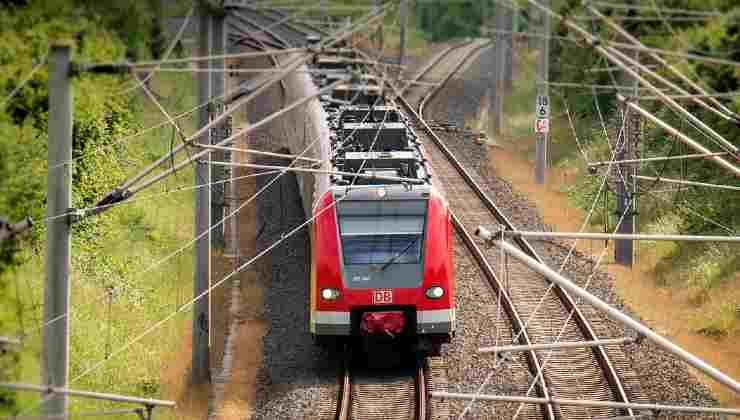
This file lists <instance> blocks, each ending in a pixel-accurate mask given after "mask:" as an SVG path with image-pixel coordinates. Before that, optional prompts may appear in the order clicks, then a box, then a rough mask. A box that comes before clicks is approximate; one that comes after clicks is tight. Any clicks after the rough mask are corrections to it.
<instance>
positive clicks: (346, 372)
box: [336, 361, 428, 420]
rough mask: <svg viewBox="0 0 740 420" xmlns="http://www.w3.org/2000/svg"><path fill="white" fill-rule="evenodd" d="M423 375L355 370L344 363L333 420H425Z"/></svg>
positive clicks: (419, 369) (419, 371) (415, 370)
mask: <svg viewBox="0 0 740 420" xmlns="http://www.w3.org/2000/svg"><path fill="white" fill-rule="evenodd" d="M426 378H427V372H426V370H425V367H424V364H423V362H422V361H419V362H417V366H415V367H404V368H401V369H393V370H367V369H357V368H353V367H351V366H350V363H347V364H346V365H345V367H344V369H343V373H342V375H341V378H340V391H339V393H340V396H339V400H338V404H337V416H336V419H337V420H383V419H398V420H426V419H427V418H428V417H427V379H426Z"/></svg>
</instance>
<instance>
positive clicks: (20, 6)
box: [0, 0, 194, 416]
mask: <svg viewBox="0 0 740 420" xmlns="http://www.w3.org/2000/svg"><path fill="white" fill-rule="evenodd" d="M13 3H15V4H16V5H15V7H3V8H2V9H0V37H2V39H3V42H2V44H1V45H0V63H2V65H0V92H1V93H0V98H4V97H5V95H7V94H9V93H10V92H11V91H12V90H13V89H14V88H15V87H16V86H18V85H19V84H20V83H21V82H22V80H23V79H24V78H25V77H26V76H27V75H28V74H29V71H30V70H31V68H33V67H34V64H35V63H36V62H38V61H39V60H41V59H42V58H43V57H44V56H45V54H46V51H48V48H49V45H50V43H51V42H55V41H62V42H67V43H71V44H72V45H73V55H74V60H75V61H89V62H101V61H111V60H120V59H122V58H124V57H129V58H136V57H140V58H147V57H151V56H155V55H156V54H158V53H159V52H161V45H160V44H161V42H162V40H161V39H160V40H156V39H155V38H156V36H157V35H156V34H157V33H158V32H157V31H156V30H154V29H153V27H152V26H153V24H152V22H153V19H154V18H155V15H156V13H157V12H156V11H155V10H154V9H151V8H149V7H148V6H147V4H153V3H158V2H157V1H154V2H153V3H146V2H141V1H137V0H127V1H117V2H115V3H116V4H115V5H114V6H112V5H111V4H109V3H110V2H97V1H76V0H53V1H52V0H50V1H44V2H28V3H27V4H26V2H22V1H18V2H13ZM111 7H114V9H115V10H118V11H117V12H116V11H115V10H114V11H113V12H111ZM119 8H120V10H119ZM159 33H160V35H161V32H159ZM47 78H48V72H47V69H46V66H41V67H40V69H39V71H38V72H36V73H35V74H34V75H33V77H32V78H31V79H30V81H29V82H28V83H27V84H26V85H25V86H24V87H23V88H22V89H21V90H20V91H19V92H18V94H17V96H16V97H15V98H13V99H12V100H10V101H8V102H7V103H6V104H4V105H3V107H2V108H0V215H2V216H5V217H8V219H9V220H11V221H17V220H20V219H22V218H23V217H26V216H30V217H32V218H33V219H34V220H35V221H37V224H36V226H35V228H34V229H33V230H31V231H30V232H26V233H24V234H22V235H19V236H18V237H17V238H15V239H14V240H12V241H5V242H3V243H2V244H1V245H0V335H4V336H20V337H25V339H24V343H23V345H22V346H20V347H17V348H14V349H13V351H12V352H10V353H9V354H8V355H7V356H3V357H2V360H0V369H1V370H0V376H1V377H2V378H1V380H11V381H20V382H28V383H38V382H39V381H40V375H39V371H40V370H39V355H40V348H41V333H42V330H41V326H42V322H41V318H42V308H41V303H42V301H43V281H44V268H43V267H44V243H45V229H44V226H43V218H44V216H45V197H46V172H47V165H46V158H47V156H46V154H47V134H46V126H47V123H46V120H47V115H48V104H47V102H48V94H47V87H46V83H47ZM130 86H132V82H131V81H130V79H129V78H128V77H118V76H115V77H114V76H101V75H90V74H83V75H80V76H78V77H76V78H75V80H74V83H73V89H74V126H73V135H74V146H73V147H74V150H73V159H74V165H73V202H74V206H76V207H80V208H82V207H90V206H93V205H94V204H95V203H96V202H97V201H98V200H99V199H100V198H101V197H102V196H103V195H104V194H105V193H107V192H108V191H110V190H111V189H112V188H113V187H114V186H115V185H117V184H118V183H119V182H120V181H122V180H123V179H125V178H126V177H127V176H129V175H131V174H132V173H134V172H136V171H137V170H139V169H140V168H141V167H143V166H144V165H145V164H147V163H149V162H151V161H152V160H153V159H155V158H157V157H159V156H161V155H162V154H163V153H164V152H166V151H167V150H168V149H169V148H170V147H171V142H172V141H174V139H175V137H174V135H173V133H172V131H171V129H169V128H159V129H154V130H151V131H147V132H146V133H145V134H144V135H141V136H136V137H131V135H132V134H134V133H136V132H138V131H139V130H141V129H143V128H145V127H150V126H152V125H155V124H157V123H159V122H160V121H161V120H162V118H161V117H160V116H159V114H158V111H157V110H156V108H155V107H154V106H152V105H150V104H149V103H148V102H146V101H145V100H144V99H143V97H139V96H138V95H132V94H124V93H122V92H123V91H124V89H125V88H127V87H130ZM193 87H194V84H193V83H192V79H191V78H190V76H189V75H184V76H179V75H173V76H169V75H168V76H161V75H160V76H157V77H156V78H155V79H154V82H153V83H152V88H153V89H154V90H155V92H156V93H157V94H158V95H160V96H161V97H162V98H163V99H162V102H163V105H164V106H165V107H166V108H167V109H168V110H169V111H170V112H171V113H172V114H176V113H179V112H182V111H185V110H187V109H190V108H192V107H193V106H194V93H193ZM184 127H185V129H186V131H192V129H193V126H192V122H190V121H185V122H184ZM165 184H166V185H162V186H160V187H154V188H153V189H152V190H149V191H145V192H142V193H141V198H138V197H137V199H135V200H134V201H132V202H130V203H127V204H123V205H121V206H119V207H117V208H114V209H111V210H110V211H108V212H106V213H104V214H102V215H100V216H95V217H92V218H89V219H86V220H85V221H84V222H82V223H79V224H77V225H75V227H74V233H73V241H72V256H73V257H72V271H71V282H72V294H71V299H72V301H71V308H72V310H71V312H70V316H69V321H70V331H71V349H70V354H71V360H70V378H72V379H73V382H71V386H73V387H75V388H81V389H93V390H102V391H106V392H115V393H123V394H131V395H140V396H145V397H153V398H163V397H164V395H165V392H166V391H167V390H165V389H164V388H163V386H162V385H161V380H160V375H161V371H162V368H163V367H165V366H166V365H167V361H168V360H171V359H172V354H173V353H175V352H176V350H177V349H178V348H179V346H180V344H181V340H182V334H183V331H186V330H187V328H185V327H186V326H187V322H188V320H187V315H188V314H187V312H185V313H184V315H183V316H178V317H177V318H175V320H174V321H173V322H170V323H169V324H166V325H165V326H163V327H162V328H161V329H159V330H158V331H156V332H155V333H153V334H152V335H151V336H150V337H148V338H146V339H144V340H142V341H140V342H138V343H137V344H135V345H133V346H131V347H129V348H126V349H125V351H124V352H123V353H122V354H121V355H120V356H116V351H117V350H118V349H119V348H120V347H121V346H123V345H125V344H126V343H127V342H129V341H130V340H132V339H133V338H134V337H136V336H137V335H138V334H140V333H142V332H143V331H144V330H146V329H147V328H148V327H149V326H151V325H153V324H154V323H155V322H156V321H158V320H160V319H162V318H164V317H165V316H167V315H169V314H171V313H172V312H173V311H175V310H176V309H177V308H178V307H179V306H180V305H182V304H183V303H185V302H187V300H188V299H190V298H191V296H192V290H191V283H192V274H191V273H192V268H191V267H192V261H191V252H190V249H189V248H186V249H185V250H184V251H183V252H182V253H179V254H178V255H177V256H175V257H173V258H171V259H168V260H167V261H166V262H164V263H163V264H161V265H156V266H153V264H155V262H157V261H160V260H162V259H163V258H164V257H166V256H167V255H169V254H170V253H172V252H174V251H175V250H177V249H179V247H181V246H182V245H184V244H186V243H188V241H189V240H190V239H191V238H192V232H193V224H192V202H193V194H192V192H180V193H176V194H158V193H161V192H162V191H163V190H164V188H165V187H167V186H169V188H172V187H174V186H179V185H192V171H187V170H186V171H182V172H180V173H179V174H178V175H177V176H176V177H175V178H171V179H169V180H167V181H166V182H165ZM150 266H153V267H152V268H151V269H149V270H147V268H148V267H150ZM108 357H110V358H109V359H108V360H107V361H106V359H107V358H108ZM102 361H105V362H104V364H103V365H102V366H101V367H100V368H99V369H96V370H94V371H91V373H90V374H88V375H85V376H82V377H80V378H79V379H77V380H74V379H75V378H77V377H78V376H79V375H81V374H83V373H84V372H86V371H87V369H89V368H93V367H95V365H96V364H97V363H99V362H102ZM132 361H136V362H135V363H133V362H132ZM38 401H39V399H38V396H37V395H35V394H29V393H17V394H13V393H8V392H5V391H0V416H3V415H10V414H13V413H16V412H17V411H18V410H26V409H29V411H26V412H24V414H26V415H28V414H33V413H35V412H36V410H35V409H34V407H37V403H38ZM106 407H113V405H111V404H106V403H100V402H91V401H89V400H73V402H72V403H71V411H73V412H82V411H90V410H98V409H103V408H106ZM162 414H164V413H160V416H161V415H162Z"/></svg>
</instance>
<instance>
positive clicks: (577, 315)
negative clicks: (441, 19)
mask: <svg viewBox="0 0 740 420" xmlns="http://www.w3.org/2000/svg"><path fill="white" fill-rule="evenodd" d="M465 61H466V60H462V62H461V63H460V65H459V66H458V67H457V68H456V69H455V70H454V71H452V72H450V73H449V74H448V75H447V77H446V78H445V79H444V80H443V81H442V83H440V85H439V86H438V87H437V88H436V89H433V91H432V93H431V94H429V95H428V96H427V97H426V98H425V100H423V101H422V103H421V104H420V107H419V112H418V113H417V112H416V111H415V110H414V109H413V108H412V107H411V105H410V104H409V103H408V102H407V101H406V100H405V99H404V98H403V97H401V96H400V95H399V98H398V100H399V103H401V104H402V105H403V106H404V108H406V109H407V110H408V111H409V113H410V115H413V116H414V117H415V118H417V119H418V120H419V122H420V123H421V127H422V129H423V130H424V131H425V132H426V133H427V134H428V135H429V137H430V138H431V139H432V140H433V142H434V143H435V145H436V146H437V147H438V148H439V149H440V150H441V151H442V153H443V154H444V155H445V156H446V157H447V159H448V160H449V161H450V163H452V165H453V166H454V167H455V169H457V171H458V173H459V174H460V175H461V177H462V178H463V179H464V180H465V181H466V182H467V183H468V185H469V186H470V187H471V189H473V191H474V192H475V193H476V195H477V196H478V197H479V198H480V199H481V201H482V202H483V203H484V204H485V206H486V207H487V208H488V210H489V211H490V212H491V214H492V215H493V217H494V218H495V219H496V220H498V222H499V223H501V224H502V225H503V226H504V227H505V229H506V230H516V229H515V227H514V224H513V223H512V222H511V221H510V220H509V219H508V218H507V217H506V215H504V213H503V211H501V209H499V208H498V206H496V204H495V203H494V202H493V200H491V198H490V197H488V194H486V193H485V191H484V190H483V188H481V186H480V185H479V184H478V183H477V182H476V181H475V180H474V179H473V177H472V175H471V174H470V172H469V171H468V170H467V169H466V168H465V167H464V166H463V165H462V163H461V162H460V161H459V160H458V159H457V158H456V157H455V155H454V154H453V153H452V151H451V150H450V149H449V148H448V147H447V145H446V144H444V142H443V141H442V140H441V139H440V138H439V136H437V134H436V133H435V132H434V131H433V130H432V129H431V128H430V127H429V125H428V124H427V123H426V121H425V120H424V117H423V110H424V109H423V106H424V105H425V104H426V102H428V100H429V99H430V98H433V97H434V96H435V95H436V93H437V92H439V91H440V90H441V89H442V88H443V87H444V86H445V85H446V84H447V82H449V81H450V80H451V79H452V78H453V77H454V75H455V74H456V73H457V70H458V69H459V68H460V66H462V65H463V64H464V63H465ZM513 240H514V242H515V243H516V244H517V246H519V248H521V249H522V250H523V251H524V252H525V253H526V254H527V255H529V256H530V257H532V258H534V259H535V260H536V261H538V262H540V263H544V262H543V259H542V258H541V257H540V256H539V255H538V254H537V252H536V251H535V250H534V248H533V247H532V245H531V244H530V243H529V242H528V241H527V240H526V239H524V238H521V237H515V238H514V239H513ZM552 290H553V292H554V293H555V295H556V296H557V297H558V298H559V300H560V301H561V302H562V304H563V306H564V307H565V309H566V310H567V311H568V312H572V313H573V315H574V316H573V318H574V320H575V322H576V324H577V325H578V328H579V329H580V330H581V332H582V333H583V335H584V338H585V339H586V340H587V341H596V340H598V337H597V336H596V333H595V331H594V329H593V327H592V326H591V324H590V323H589V322H588V320H587V319H586V317H585V316H584V315H583V313H582V312H581V310H580V309H579V308H578V307H577V306H576V303H575V301H574V300H573V298H572V297H571V296H570V295H569V294H568V293H567V292H566V291H565V290H564V289H563V288H561V287H560V286H558V285H557V284H553V287H552ZM592 351H593V354H594V357H595V358H596V361H597V363H598V364H599V366H600V367H601V370H602V372H603V374H604V378H605V379H606V381H607V383H608V384H609V386H610V388H611V391H612V395H613V396H614V397H615V398H616V399H617V400H618V401H619V402H623V403H628V402H629V398H628V397H627V393H626V392H625V390H624V386H623V385H622V381H621V379H620V378H619V375H618V374H617V372H616V369H615V368H614V365H613V364H612V362H611V360H610V359H609V356H608V355H607V353H606V350H605V349H604V348H603V347H601V346H598V347H593V348H592ZM627 411H628V414H629V415H632V414H634V413H633V412H632V411H631V409H628V410H627Z"/></svg>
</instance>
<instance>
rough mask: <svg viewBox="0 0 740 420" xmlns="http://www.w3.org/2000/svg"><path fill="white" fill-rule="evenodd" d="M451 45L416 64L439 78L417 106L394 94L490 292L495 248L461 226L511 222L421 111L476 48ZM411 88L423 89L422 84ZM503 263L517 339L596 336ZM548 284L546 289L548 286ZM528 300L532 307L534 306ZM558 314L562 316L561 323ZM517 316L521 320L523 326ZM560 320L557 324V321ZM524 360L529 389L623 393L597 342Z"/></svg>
mask: <svg viewBox="0 0 740 420" xmlns="http://www.w3.org/2000/svg"><path fill="white" fill-rule="evenodd" d="M481 48H482V47H481ZM456 49H457V50H458V52H456V53H453V51H454V49H453V50H452V51H448V52H446V54H445V55H444V56H443V57H442V58H444V57H447V58H448V60H447V61H446V62H445V63H441V64H442V65H432V66H430V67H429V68H425V69H423V71H424V74H423V75H421V77H422V78H429V77H432V78H435V79H436V80H440V79H442V82H441V83H439V84H438V85H436V86H435V87H434V88H432V90H431V92H428V93H426V94H424V93H421V94H419V93H416V94H414V96H413V97H414V98H417V99H416V101H417V102H415V103H414V104H416V105H417V106H418V111H417V110H415V109H414V108H413V106H412V103H410V101H408V100H407V99H406V98H403V97H400V98H399V102H400V104H401V105H402V106H403V107H404V108H405V109H406V111H407V114H408V115H409V117H410V118H411V119H412V121H413V122H414V123H415V125H416V127H417V133H418V134H419V135H420V137H421V139H422V140H423V141H424V145H425V147H426V149H427V152H428V154H429V156H430V160H431V162H432V167H433V170H434V174H435V176H436V177H437V179H438V180H439V181H441V184H442V185H443V187H444V188H445V190H446V193H447V197H448V200H449V201H450V206H451V208H453V209H457V210H458V213H457V214H456V215H454V217H453V222H454V226H455V228H456V230H457V231H458V233H459V234H460V237H461V238H462V240H463V242H464V243H465V244H466V246H467V247H468V248H469V249H470V251H471V253H472V255H473V257H474V259H475V260H476V261H477V263H478V264H479V265H480V268H481V270H482V271H483V273H484V274H485V276H486V277H487V280H488V281H489V283H490V284H491V286H492V287H493V289H494V291H495V292H496V293H497V294H498V293H499V291H500V290H502V289H501V288H502V287H504V285H503V284H502V282H501V281H500V280H499V279H498V278H497V276H496V275H495V273H494V272H493V269H492V268H493V267H497V266H500V265H501V264H502V261H501V258H500V255H499V253H498V252H494V251H493V250H482V249H480V247H479V246H478V245H477V244H476V243H475V241H473V239H472V237H471V235H470V234H469V232H470V231H472V230H474V229H475V228H476V227H477V226H481V225H482V226H496V225H501V226H503V227H504V228H505V229H514V224H513V223H512V222H511V221H510V220H509V219H508V218H507V217H506V216H505V215H504V214H503V212H502V211H501V210H500V209H499V208H498V207H497V206H496V204H495V203H494V201H493V200H492V199H491V198H490V197H489V196H488V195H487V194H486V192H485V190H484V189H483V188H482V187H481V185H484V182H483V180H482V179H481V178H480V176H478V175H477V174H476V173H473V172H470V171H468V170H467V169H466V168H465V167H464V165H463V164H462V163H461V162H460V161H459V160H458V159H457V158H456V157H455V155H454V153H453V152H452V151H451V150H450V149H449V148H448V147H447V146H446V145H445V144H444V142H443V141H442V140H441V139H440V138H439V137H438V136H437V134H436V133H435V132H434V131H433V130H432V129H431V128H430V127H429V126H428V125H427V124H426V122H425V121H424V119H423V110H424V105H425V104H426V103H427V102H429V101H430V100H431V99H433V98H434V95H436V94H437V92H438V91H439V90H440V89H441V87H442V86H444V85H445V83H446V82H447V81H449V80H450V79H451V78H452V77H454V75H455V74H456V73H457V71H458V69H459V68H460V67H461V66H463V65H464V64H465V63H466V61H467V60H468V59H469V58H470V57H472V56H474V54H475V53H476V51H477V50H476V49H475V48H473V47H472V46H471V45H470V44H465V45H461V46H458V47H457V48H456ZM452 57H456V58H457V60H455V61H452V60H450V59H452ZM442 58H440V59H439V60H435V61H436V63H440V62H441V61H442ZM442 74H444V76H442ZM411 89H412V90H413V89H416V90H426V91H428V89H424V86H421V88H417V87H412V88H411ZM516 244H517V246H519V247H520V248H521V249H523V250H524V251H525V252H526V253H527V254H529V255H530V256H533V257H534V258H536V259H538V260H539V261H542V259H541V257H540V256H539V255H537V253H536V251H535V250H534V248H533V247H532V246H531V245H530V244H529V243H527V242H526V241H524V240H521V239H520V240H517V242H516ZM506 271H507V279H506V285H505V287H506V288H505V290H504V292H503V293H501V296H502V297H503V299H502V305H503V306H504V309H505V311H506V312H507V315H508V316H509V319H510V321H511V322H512V326H513V329H514V331H517V332H521V333H520V334H518V337H517V340H518V342H519V344H527V343H529V342H534V343H546V342H552V341H554V340H555V339H559V340H561V341H585V340H594V339H596V338H598V337H597V336H596V332H595V329H594V326H593V325H591V323H590V322H589V321H588V320H587V319H586V318H585V316H584V315H583V313H582V312H581V311H580V310H579V308H578V307H577V306H576V304H575V302H574V300H573V299H572V298H571V297H570V296H569V295H568V294H567V293H566V292H565V291H563V290H562V289H560V288H559V287H557V286H555V287H553V285H552V284H551V283H550V282H549V281H548V280H547V279H545V278H544V277H542V276H540V275H538V274H536V273H534V272H533V271H531V270H530V269H528V268H527V267H525V266H524V265H522V264H520V263H518V262H516V261H508V262H507V270H506ZM550 288H552V290H551V291H550V293H548V290H550ZM538 307H539V308H538ZM535 308H538V310H537V311H536V312H535ZM571 313H572V316H571V315H570V314H571ZM566 320H570V322H568V323H567V324H566ZM525 323H526V328H523V327H524V325H525ZM563 325H565V327H564V328H561V327H562V326H563ZM527 364H528V366H529V368H530V371H531V373H532V374H533V375H536V374H537V372H538V371H539V370H540V368H541V367H542V366H543V365H544V366H546V369H545V371H544V375H542V376H540V377H539V380H538V381H536V386H535V387H534V391H535V392H536V393H539V394H540V396H546V395H552V396H557V397H561V398H586V399H593V400H602V401H620V402H628V401H629V399H628V396H627V393H626V391H625V389H624V386H623V385H622V382H621V380H620V377H619V375H618V373H617V370H618V369H617V367H615V365H614V363H613V362H612V361H611V359H610V357H609V355H607V353H606V351H605V349H604V348H601V347H595V348H593V349H587V348H581V349H570V350H563V351H557V352H552V353H551V354H550V355H548V354H547V353H546V352H542V351H536V352H535V351H533V352H529V353H528V355H527ZM541 414H542V416H543V417H544V418H556V417H557V418H569V419H580V418H584V419H585V418H594V417H613V416H618V415H625V414H626V415H631V414H633V413H632V412H631V410H625V411H624V412H619V411H615V410H612V409H602V408H598V409H597V408H593V409H585V408H579V407H564V406H563V407H559V406H555V405H553V404H547V405H543V406H542V407H541Z"/></svg>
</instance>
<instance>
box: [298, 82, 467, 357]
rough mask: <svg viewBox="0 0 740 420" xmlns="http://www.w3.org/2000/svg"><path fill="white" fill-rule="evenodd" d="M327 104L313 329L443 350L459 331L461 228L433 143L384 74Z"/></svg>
mask: <svg viewBox="0 0 740 420" xmlns="http://www.w3.org/2000/svg"><path fill="white" fill-rule="evenodd" d="M322 82H323V80H322V79H321V78H319V83H322ZM352 98H354V99H356V98H360V99H361V100H359V101H351V99H352ZM336 99H341V100H344V101H346V102H352V104H340V105H337V102H336ZM322 104H323V105H324V107H325V111H326V114H327V115H328V117H327V120H328V125H329V127H330V131H331V136H330V138H331V140H330V143H331V147H330V153H331V155H330V161H331V169H332V174H331V175H327V176H328V178H329V179H328V182H325V183H322V185H325V186H326V189H325V190H322V191H317V193H316V202H315V204H314V208H313V216H314V217H315V220H314V223H313V232H312V239H313V244H312V255H311V279H310V282H311V291H310V293H311V303H310V305H311V306H310V312H311V313H310V315H311V316H310V330H311V334H312V335H313V336H314V337H315V338H316V340H317V341H318V342H320V343H326V342H331V343H351V342H356V341H357V340H361V341H363V342H366V343H367V342H402V343H406V344H410V345H411V346H412V348H414V349H415V350H418V351H422V352H427V353H432V354H434V353H438V352H439V350H440V346H441V344H443V343H446V342H449V341H450V340H451V338H452V337H453V336H454V332H455V300H454V296H455V290H454V272H453V260H452V255H453V234H452V230H451V220H450V212H449V209H448V207H447V203H446V201H445V200H444V197H443V196H442V195H441V194H440V192H439V191H438V190H437V189H436V187H435V185H434V183H433V182H432V176H431V171H430V168H429V165H428V164H427V160H426V158H425V156H424V151H423V147H422V145H421V143H420V142H419V141H418V140H417V138H416V135H415V133H414V131H413V129H412V128H411V127H410V126H409V124H408V122H407V120H406V118H405V116H404V115H403V113H402V112H401V111H400V109H399V108H398V107H397V106H396V105H395V103H394V102H393V100H392V99H390V98H386V97H385V96H384V95H383V91H382V89H379V87H378V86H377V85H376V84H374V83H366V84H363V83H362V82H359V83H349V84H346V85H341V86H340V87H339V88H338V91H337V92H335V94H334V95H330V96H328V97H325V98H323V99H322Z"/></svg>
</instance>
